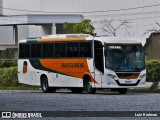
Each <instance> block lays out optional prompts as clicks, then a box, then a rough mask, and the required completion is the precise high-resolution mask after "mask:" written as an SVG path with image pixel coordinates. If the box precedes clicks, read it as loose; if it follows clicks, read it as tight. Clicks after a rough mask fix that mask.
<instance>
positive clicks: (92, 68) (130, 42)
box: [18, 34, 146, 94]
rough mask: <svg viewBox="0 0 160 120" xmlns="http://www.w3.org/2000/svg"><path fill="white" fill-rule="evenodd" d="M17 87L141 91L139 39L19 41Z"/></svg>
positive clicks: (65, 37)
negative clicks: (23, 85) (20, 85)
mask: <svg viewBox="0 0 160 120" xmlns="http://www.w3.org/2000/svg"><path fill="white" fill-rule="evenodd" d="M18 80H19V83H23V84H28V85H34V86H41V89H42V91H43V92H45V93H47V92H55V91H56V89H60V88H69V89H71V91H72V92H73V93H82V92H83V91H85V92H87V93H95V92H96V89H111V90H117V91H119V93H120V94H125V93H126V92H127V88H141V87H145V81H146V69H145V57H144V50H143V45H142V43H141V42H140V41H139V39H133V38H118V37H93V36H91V35H86V34H62V35H48V36H46V37H41V38H32V39H26V40H20V41H19V59H18Z"/></svg>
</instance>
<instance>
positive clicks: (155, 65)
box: [146, 59, 160, 82]
mask: <svg viewBox="0 0 160 120" xmlns="http://www.w3.org/2000/svg"><path fill="white" fill-rule="evenodd" d="M146 70H147V81H152V82H155V81H159V80H160V60H155V59H154V60H146Z"/></svg>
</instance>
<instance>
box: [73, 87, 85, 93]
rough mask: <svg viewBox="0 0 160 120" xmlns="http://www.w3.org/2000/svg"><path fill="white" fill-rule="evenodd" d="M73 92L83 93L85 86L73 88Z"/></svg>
mask: <svg viewBox="0 0 160 120" xmlns="http://www.w3.org/2000/svg"><path fill="white" fill-rule="evenodd" d="M71 91H72V93H82V92H83V88H71Z"/></svg>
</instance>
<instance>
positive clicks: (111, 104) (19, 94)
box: [0, 90, 160, 120]
mask: <svg viewBox="0 0 160 120" xmlns="http://www.w3.org/2000/svg"><path fill="white" fill-rule="evenodd" d="M0 111H1V112H3V111H12V112H13V111H15V112H16V111H17V112H21V111H22V112H25V111H27V112H31V111H32V112H33V111H35V112H44V111H45V113H46V112H47V111H49V113H52V114H57V113H54V112H55V111H67V112H70V111H72V112H73V111H81V112H82V114H84V113H83V112H84V111H88V112H92V111H94V112H93V113H92V115H93V116H94V115H95V114H96V113H97V111H103V112H107V111H110V112H111V114H112V112H117V111H118V112H120V114H123V113H124V116H123V115H122V116H121V117H122V118H121V117H114V118H111V117H110V119H113V120H114V119H124V118H125V119H130V118H129V117H125V116H127V115H126V114H129V113H128V111H132V112H133V111H135V113H134V114H138V113H139V112H138V111H140V113H142V112H143V111H148V112H152V111H160V94H158V93H135V92H128V93H127V94H126V95H119V94H118V93H116V92H103V93H102V92H98V93H96V94H73V93H71V92H63V91H61V92H57V93H42V92H41V91H3V90H1V91H0ZM103 112H100V114H99V115H101V114H102V116H103V115H104V114H105V113H103ZM118 112H117V114H119V113H118ZM60 113H61V112H60ZM66 114H68V113H66ZM75 114H76V113H75ZM113 114H116V113H113ZM156 114H157V115H158V116H159V115H160V112H157V113H156ZM138 115H139V114H138ZM71 116H72V115H71ZM42 117H43V116H42ZM64 117H65V116H64ZM72 117H73V116H72ZM72 117H67V119H71V118H72ZM91 117H92V116H89V117H88V118H86V117H84V118H85V119H90V118H91ZM105 117H106V116H103V117H102V118H101V117H99V116H94V117H92V119H97V118H99V119H101V120H102V119H106V118H105ZM84 118H83V119H84ZM134 118H136V119H143V118H144V116H143V117H136V116H135V117H134ZM159 118H160V117H149V118H148V117H147V119H149V120H150V119H157V120H158V119H159ZM37 119H39V118H37ZM43 119H52V118H50V117H49V116H48V117H46V118H43ZM56 119H58V120H61V119H63V117H56ZM65 119H66V118H65ZM73 119H74V120H76V119H81V117H80V116H77V117H73ZM145 119H146V117H145Z"/></svg>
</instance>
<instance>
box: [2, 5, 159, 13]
mask: <svg viewBox="0 0 160 120" xmlns="http://www.w3.org/2000/svg"><path fill="white" fill-rule="evenodd" d="M157 6H160V3H159V4H154V5H148V6H141V7H132V8H123V9H113V10H106V11H86V12H79V11H77V12H71V11H70V12H47V11H31V10H22V9H14V8H4V7H1V8H3V9H7V10H15V11H22V12H35V13H36V12H38V13H50V14H51V13H96V12H117V11H126V10H135V9H142V8H150V7H157Z"/></svg>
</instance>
